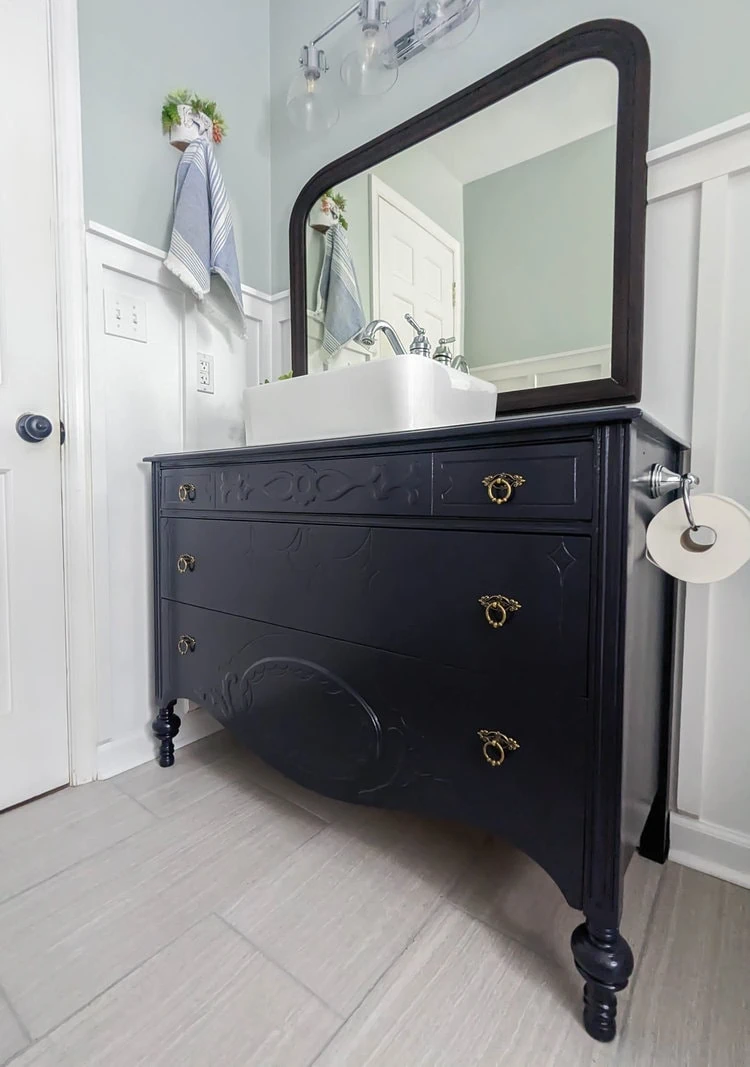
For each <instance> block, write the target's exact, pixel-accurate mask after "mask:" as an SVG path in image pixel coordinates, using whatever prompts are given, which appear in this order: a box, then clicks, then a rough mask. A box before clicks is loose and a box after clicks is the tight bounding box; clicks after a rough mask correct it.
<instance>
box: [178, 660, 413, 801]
mask: <svg viewBox="0 0 750 1067" xmlns="http://www.w3.org/2000/svg"><path fill="white" fill-rule="evenodd" d="M246 657H247V648H244V649H241V650H240V651H239V652H238V653H236V655H235V656H233V657H232V659H233V660H234V661H239V662H240V663H241V662H242V660H243V659H245V658H246ZM230 667H231V663H230ZM199 695H200V700H201V703H202V704H203V705H204V707H207V708H208V709H209V710H210V711H211V714H212V715H214V716H215V717H216V718H217V719H218V720H219V721H220V722H222V723H224V724H226V725H229V726H231V725H233V724H235V723H237V724H241V726H242V729H243V732H245V733H247V734H248V735H250V736H252V737H253V739H254V741H255V743H256V747H257V748H258V751H259V752H260V753H261V755H263V756H264V758H266V759H267V760H268V761H269V762H271V763H273V764H274V765H275V766H277V767H278V768H279V769H280V770H282V771H283V772H284V773H285V774H288V775H290V776H291V777H294V778H296V779H297V780H300V781H302V782H303V784H304V782H305V781H306V780H312V779H313V778H314V779H315V780H316V781H318V782H320V781H325V780H326V779H328V780H330V782H331V783H334V782H337V783H344V782H350V783H361V782H363V780H364V782H366V783H367V787H368V788H370V789H377V788H384V787H385V785H387V784H390V783H391V782H392V781H393V779H394V777H395V776H396V775H397V773H398V769H399V767H400V764H401V762H402V759H403V746H398V747H399V749H400V750H401V751H400V753H397V752H396V751H395V749H394V748H393V746H391V745H389V746H388V748H389V750H390V751H389V753H388V755H389V757H390V758H388V759H384V751H383V741H384V734H385V733H390V732H391V731H384V730H383V728H382V726H381V723H380V720H379V718H378V716H377V715H376V713H375V712H374V711H373V709H372V708H371V706H370V704H369V703H368V701H367V700H366V698H365V697H364V696H362V695H361V694H360V693H358V692H357V691H356V690H355V689H353V688H352V687H351V686H350V685H348V684H347V683H346V682H345V681H343V680H342V679H341V678H339V677H338V676H337V675H335V674H334V673H333V672H331V671H330V670H328V669H327V668H326V667H324V666H322V665H320V664H318V663H313V662H310V661H307V660H303V659H297V658H294V657H286V656H284V657H282V656H270V657H267V658H263V659H259V660H257V661H256V662H254V663H253V664H252V665H251V666H249V667H247V668H246V670H244V671H242V672H241V673H240V671H239V670H236V671H235V670H231V669H230V670H228V671H226V673H225V674H224V676H223V677H222V678H221V680H220V681H219V683H218V684H217V685H216V686H214V687H212V688H210V689H207V690H205V691H203V692H202V693H200V694H199ZM322 738H325V739H326V740H325V744H322V741H321V739H322ZM394 757H395V758H394Z"/></svg>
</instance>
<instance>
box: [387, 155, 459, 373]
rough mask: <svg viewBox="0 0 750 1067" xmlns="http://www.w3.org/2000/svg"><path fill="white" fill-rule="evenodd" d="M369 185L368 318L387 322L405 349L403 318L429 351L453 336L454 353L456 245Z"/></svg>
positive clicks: (392, 195) (400, 201)
mask: <svg viewBox="0 0 750 1067" xmlns="http://www.w3.org/2000/svg"><path fill="white" fill-rule="evenodd" d="M371 182H372V194H371V195H372V235H373V301H372V307H373V318H376V319H377V318H380V319H386V320H387V321H388V322H390V323H392V324H393V326H394V327H395V329H396V331H397V332H398V334H399V336H401V337H402V338H403V339H404V341H405V342H406V347H407V348H408V346H409V343H410V340H411V338H412V337H413V331H412V329H411V327H410V326H408V325H407V323H405V322H404V315H405V314H407V313H408V314H410V315H412V316H413V317H414V318H415V319H416V320H417V322H418V323H419V325H420V326H422V327H424V329H425V330H426V331H427V336H428V337H429V339H430V342H431V343H432V346H433V349H434V348H435V347H436V346H437V343H438V341H439V340H440V338H441V337H456V338H457V342H458V344H457V346H456V347H455V348H454V352H460V351H461V349H460V347H459V346H460V343H461V322H460V309H461V296H460V292H459V289H460V282H461V243H460V242H459V241H457V240H456V239H455V238H454V237H452V236H451V235H450V234H449V233H446V231H445V230H443V229H442V228H441V227H440V226H438V225H437V223H435V222H434V221H433V220H432V219H431V218H429V217H428V216H427V215H425V214H424V212H422V211H420V210H419V209H418V208H416V207H415V206H414V205H413V204H411V203H410V202H409V201H408V200H405V199H404V197H402V196H400V195H399V194H398V193H396V192H394V190H393V189H391V188H389V186H387V185H386V184H385V182H383V181H381V180H380V179H379V178H377V177H375V176H374V175H373V176H372V177H371ZM381 354H383V355H385V354H386V351H385V350H382V353H381Z"/></svg>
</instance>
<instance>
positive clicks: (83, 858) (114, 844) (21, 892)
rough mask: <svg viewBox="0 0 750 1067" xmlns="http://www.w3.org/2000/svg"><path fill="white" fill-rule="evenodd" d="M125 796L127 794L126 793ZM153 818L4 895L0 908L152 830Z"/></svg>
mask: <svg viewBox="0 0 750 1067" xmlns="http://www.w3.org/2000/svg"><path fill="white" fill-rule="evenodd" d="M73 788H74V789H77V788H79V787H78V786H74V787H73ZM123 796H125V794H124V793H123ZM139 807H142V805H139ZM143 810H144V811H147V810H148V809H147V808H143ZM149 814H150V815H152V816H153V812H149ZM153 818H154V822H153V823H148V825H146V826H141V827H139V828H138V829H137V830H133V831H132V833H129V834H126V835H125V836H124V837H121V838H118V840H117V841H110V843H109V844H108V845H104V847H103V848H100V849H99V850H98V851H96V852H90V853H89V854H88V855H87V856H81V857H80V858H79V859H77V860H73V862H72V863H69V864H67V866H65V867H60V868H59V870H56V871H54V872H53V873H52V874H48V875H46V876H45V877H44V878H41V879H40V880H39V881H38V882H32V883H31V885H27V886H24V888H23V889H19V890H18V892H16V893H11V895H10V896H9V897H4V898H3V899H2V900H0V910H2V909H3V908H4V907H5V905H6V904H10V903H11V902H12V901H14V900H18V898H19V897H22V896H23V895H24V893H30V892H31V891H32V890H34V889H39V887H40V886H43V885H46V884H47V882H51V881H52V879H53V878H57V876H58V875H60V874H66V873H67V872H68V871H72V870H74V869H75V868H76V867H79V866H80V865H81V864H82V863H88V861H89V860H93V859H98V858H99V857H100V856H104V855H106V853H107V852H109V850H110V849H114V848H117V846H118V845H124V844H125V842H126V841H132V839H133V838H134V837H137V836H138V834H142V833H145V832H146V831H147V830H150V829H151V828H152V826H155V825H157V820H156V817H155V816H153Z"/></svg>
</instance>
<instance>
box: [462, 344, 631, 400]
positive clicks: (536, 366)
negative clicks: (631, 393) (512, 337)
mask: <svg viewBox="0 0 750 1067" xmlns="http://www.w3.org/2000/svg"><path fill="white" fill-rule="evenodd" d="M611 366H612V349H611V347H610V346H609V345H601V346H600V347H598V348H580V349H576V350H575V351H573V352H554V353H552V354H551V355H549V356H536V357H535V358H533V359H512V360H508V361H506V362H505V363H489V364H487V365H486V366H484V367H472V370H471V373H472V374H475V375H476V376H477V378H484V380H485V381H487V382H492V384H493V385H496V386H497V391H498V393H509V392H513V391H515V390H516V389H539V388H540V387H541V386H544V385H564V384H566V383H567V382H589V381H597V380H598V379H600V378H609V375H610V368H611Z"/></svg>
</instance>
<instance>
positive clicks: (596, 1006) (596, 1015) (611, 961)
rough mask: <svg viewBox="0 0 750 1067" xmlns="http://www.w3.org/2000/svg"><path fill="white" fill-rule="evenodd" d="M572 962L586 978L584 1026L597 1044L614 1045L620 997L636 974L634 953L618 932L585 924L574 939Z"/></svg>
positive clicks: (575, 933)
mask: <svg viewBox="0 0 750 1067" xmlns="http://www.w3.org/2000/svg"><path fill="white" fill-rule="evenodd" d="M571 946H572V948H573V958H574V960H575V962H576V967H577V968H578V972H579V974H580V975H581V976H582V977H583V979H584V981H585V983H586V984H585V985H584V987H583V1024H584V1026H585V1027H586V1032H587V1033H589V1034H590V1035H591V1037H593V1038H595V1039H596V1040H597V1041H612V1040H613V1038H614V1037H615V1034H616V1033H617V1024H616V1016H617V994H618V993H620V992H622V990H623V989H624V988H625V987H626V985H627V984H628V980H629V978H630V976H631V974H632V973H633V967H634V962H633V953H632V950H631V948H630V945H629V944H628V943H627V941H626V940H625V938H624V937H622V936H621V934H620V931H619V930H617V929H608V928H604V927H603V928H600V929H597V928H595V927H594V926H592V924H591V923H590V922H589V923H584V925H583V926H579V927H578V929H577V930H576V931H575V932H574V934H573V937H572V939H571Z"/></svg>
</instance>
